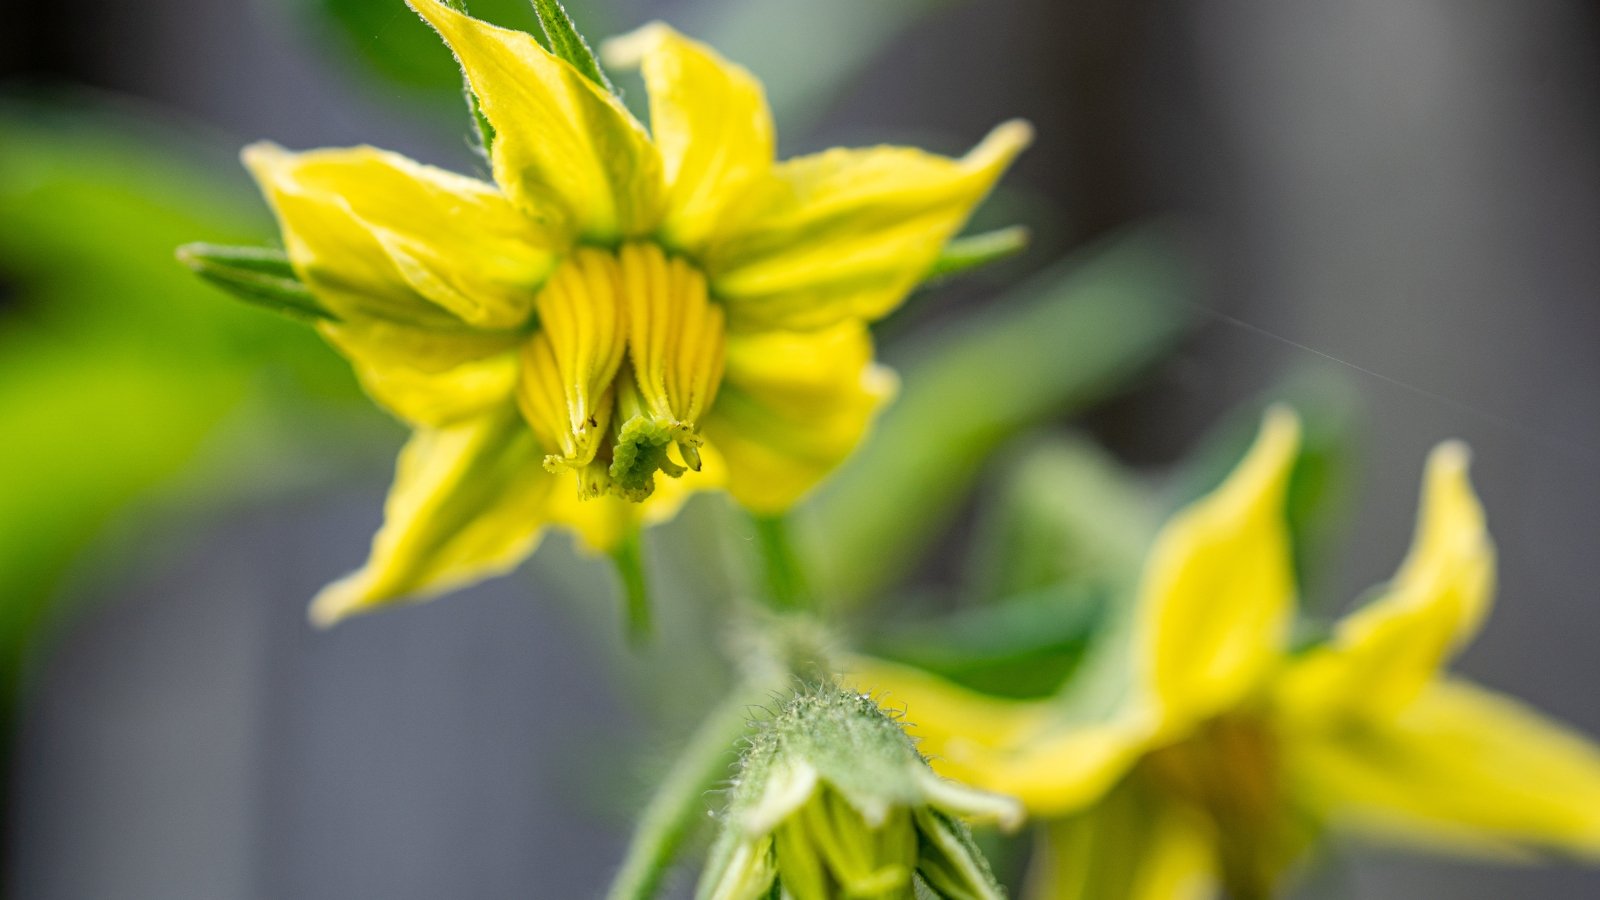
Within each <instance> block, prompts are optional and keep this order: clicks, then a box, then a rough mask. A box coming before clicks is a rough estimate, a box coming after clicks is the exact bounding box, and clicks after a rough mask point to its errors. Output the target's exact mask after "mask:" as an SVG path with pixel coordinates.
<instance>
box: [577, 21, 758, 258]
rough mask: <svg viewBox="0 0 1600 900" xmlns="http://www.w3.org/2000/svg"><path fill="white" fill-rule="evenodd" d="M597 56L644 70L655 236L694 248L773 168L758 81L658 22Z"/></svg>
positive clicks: (719, 230)
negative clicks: (663, 190) (654, 165)
mask: <svg viewBox="0 0 1600 900" xmlns="http://www.w3.org/2000/svg"><path fill="white" fill-rule="evenodd" d="M604 56H605V59H606V61H607V62H608V63H610V64H611V65H615V66H629V67H631V66H638V67H639V68H640V69H641V71H642V73H643V75H644V83H645V86H646V87H647V88H648V89H649V92H650V131H651V133H652V135H653V137H654V138H655V144H656V149H657V150H659V151H660V152H661V161H662V165H663V168H664V170H665V175H666V183H667V199H666V214H665V217H664V219H663V220H662V223H661V236H662V238H663V239H664V240H665V241H666V242H667V243H668V244H670V245H671V246H673V247H677V248H679V249H682V250H685V251H687V252H689V253H692V254H698V253H700V252H701V251H702V250H703V249H704V246H705V243H706V241H707V240H708V239H710V238H711V237H712V236H713V235H717V234H726V233H727V232H728V229H729V227H730V226H732V225H733V224H735V223H734V222H733V221H731V219H732V215H731V213H732V212H733V211H732V210H731V209H730V206H731V205H732V204H734V203H735V201H737V200H739V199H740V198H742V197H743V196H744V195H745V193H746V192H747V191H749V190H750V189H751V188H752V187H753V186H755V185H756V184H757V183H758V182H759V181H760V180H761V179H762V178H764V177H765V176H766V175H767V173H768V172H769V171H770V170H771V168H772V161H773V144H774V138H773V128H772V113H771V112H770V111H769V110H768V109H767V98H766V94H765V92H764V91H762V89H761V83H760V82H758V81H757V80H756V79H755V77H754V76H752V75H751V74H750V73H749V72H747V71H745V69H744V68H742V67H740V66H737V65H734V64H733V63H730V62H728V61H727V60H725V59H723V58H722V57H721V56H719V55H717V53H716V51H714V50H712V49H711V48H709V47H707V46H705V45H703V44H701V43H699V42H697V41H692V40H689V39H688V38H686V37H684V36H683V35H681V34H679V33H677V32H676V31H673V30H672V29H671V28H669V27H667V26H666V25H663V24H661V23H659V22H656V23H652V24H649V25H646V26H644V27H643V28H640V29H639V30H638V31H635V32H634V33H632V34H629V35H626V36H624V37H619V38H613V39H612V40H609V41H607V42H606V44H605V47H604Z"/></svg>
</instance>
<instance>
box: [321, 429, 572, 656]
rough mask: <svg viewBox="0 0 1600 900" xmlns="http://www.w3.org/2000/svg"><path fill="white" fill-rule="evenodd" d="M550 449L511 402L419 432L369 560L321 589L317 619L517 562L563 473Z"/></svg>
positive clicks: (422, 595)
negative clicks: (556, 471) (552, 467)
mask: <svg viewBox="0 0 1600 900" xmlns="http://www.w3.org/2000/svg"><path fill="white" fill-rule="evenodd" d="M542 455H543V454H542V453H541V451H540V448H539V446H538V445H537V443H536V442H535V441H534V438H533V433H532V432H530V431H529V430H528V427H527V426H526V425H525V424H523V421H522V418H521V417H520V416H518V415H517V413H516V411H515V409H512V408H511V407H509V406H507V407H505V408H504V409H502V410H499V411H497V412H495V413H491V414H487V415H483V416H480V417H478V418H476V419H471V420H469V421H466V422H462V423H459V424H456V425H452V426H450V427H448V428H440V429H429V430H421V431H418V432H417V433H416V434H414V435H413V436H412V438H411V440H410V441H409V442H408V443H407V444H406V446H405V449H404V450H402V451H401V453H400V461H399V463H398V465H397V467H396V471H395V480H394V486H393V487H391V488H390V490H389V499H388V502H387V503H386V504H385V507H384V521H383V527H382V528H381V529H379V531H378V534H377V536H376V537H375V538H373V541H372V554H371V556H370V557H369V558H368V559H367V563H366V565H365V566H363V567H362V568H361V569H359V570H358V571H356V572H354V573H352V574H350V575H348V576H346V577H345V578H343V579H341V580H339V581H337V582H335V583H333V584H331V585H329V586H328V587H326V588H324V589H323V590H322V592H321V593H319V594H318V595H317V597H316V599H315V600H313V601H312V604H311V619H312V621H313V622H315V623H317V624H318V625H331V624H333V623H334V622H337V621H338V620H340V619H343V618H345V617H346V616H349V615H351V614H353V613H357V612H364V611H367V610H370V609H373V608H376V607H380V606H385V605H389V604H392V603H397V602H402V601H419V600H424V599H427V598H429V597H432V596H434V595H437V594H440V593H443V592H445V591H448V590H451V589H452V588H455V587H459V586H461V585H463V584H466V583H468V582H472V581H478V580H481V579H483V578H488V577H490V576H494V575H499V574H502V573H504V572H508V571H510V570H511V569H513V568H515V567H516V565H517V564H518V563H520V562H521V561H522V560H523V559H524V558H526V557H527V555H528V554H529V553H532V552H533V548H534V546H535V545H536V544H537V543H538V539H539V534H540V532H541V531H542V530H543V527H544V525H545V524H546V521H547V516H546V514H545V507H546V498H547V496H548V495H549V494H550V491H551V488H552V486H553V485H554V483H555V479H554V478H553V477H552V476H551V475H550V474H548V473H547V472H545V470H544V467H543V466H542V465H541V464H540V460H541V457H542Z"/></svg>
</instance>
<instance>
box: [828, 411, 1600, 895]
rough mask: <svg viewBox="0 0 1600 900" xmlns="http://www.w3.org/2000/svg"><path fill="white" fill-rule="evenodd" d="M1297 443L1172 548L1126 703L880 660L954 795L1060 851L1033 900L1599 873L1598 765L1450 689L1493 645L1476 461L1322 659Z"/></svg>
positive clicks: (866, 679) (1227, 486)
mask: <svg viewBox="0 0 1600 900" xmlns="http://www.w3.org/2000/svg"><path fill="white" fill-rule="evenodd" d="M1298 441H1299V425H1298V422H1297V420H1296V418H1295V417H1294V415H1293V414H1292V413H1290V412H1289V411H1287V410H1283V409H1277V410H1274V411H1272V412H1271V413H1270V414H1269V415H1268V416H1267V419H1266V422H1265V424H1264V425H1263V427H1262V430H1261V434H1260V436H1259V438H1258V439H1257V441H1256V444H1255V446H1254V448H1253V449H1252V450H1251V451H1250V453H1249V455H1248V456H1247V457H1246V458H1245V459H1244V461H1243V462H1242V463H1240V465H1239V467H1238V468H1237V469H1236V470H1235V471H1234V472H1233V474H1232V475H1231V476H1230V477H1229V478H1228V480H1227V481H1226V482H1225V483H1224V484H1223V485H1222V486H1221V487H1219V488H1218V489H1217V490H1216V491H1215V492H1213V493H1212V494H1211V495H1210V496H1208V497H1205V498H1204V499H1202V500H1200V501H1198V502H1196V503H1195V504H1194V505H1192V506H1190V507H1189V508H1188V509H1186V510H1184V511H1182V512H1180V513H1179V514H1178V515H1176V516H1175V517H1173V519H1172V520H1171V521H1170V522H1168V523H1167V525H1166V526H1165V527H1164V528H1163V529H1162V531H1161V532H1160V534H1159V535H1158V536H1157V538H1156V540H1155V543H1154V546H1153V548H1152V549H1151V551H1150V554H1149V556H1148V559H1147V561H1146V564H1145V568H1144V572H1143V575H1142V577H1141V580H1140V585H1139V594H1138V597H1137V602H1136V606H1135V607H1134V609H1133V610H1132V613H1133V619H1132V627H1131V629H1130V630H1129V631H1128V632H1127V634H1128V635H1129V640H1127V641H1126V642H1124V643H1123V644H1122V645H1120V646H1119V647H1118V655H1115V656H1112V657H1107V660H1108V661H1109V662H1110V663H1111V664H1113V665H1117V666H1120V667H1122V669H1123V670H1124V671H1126V672H1127V673H1128V675H1129V677H1128V678H1127V679H1124V682H1125V683H1127V684H1129V685H1131V686H1130V687H1129V688H1128V689H1127V690H1126V692H1125V693H1124V694H1123V695H1122V696H1120V697H1115V698H1110V699H1109V700H1108V698H1105V697H1099V698H1096V697H1088V696H1074V695H1073V694H1072V693H1071V692H1070V686H1069V689H1068V692H1065V693H1063V694H1062V695H1060V696H1058V697H1054V698H1049V699H1044V700H1032V701H1019V700H1003V699H999V698H994V697H988V696H984V695H982V694H978V693H975V692H972V691H968V690H966V689H964V688H961V687H959V686H956V685H954V684H951V683H948V682H945V681H943V680H941V679H939V678H936V677H934V676H932V675H929V674H927V673H924V672H920V671H917V670H913V669H910V668H906V667H902V666H897V665H892V664H888V663H881V662H872V661H864V662H862V663H861V664H860V666H859V667H858V671H857V672H856V673H855V675H854V680H855V683H856V684H858V685H859V686H861V687H863V688H870V689H871V690H874V691H880V692H883V693H885V694H887V695H888V699H889V700H890V701H891V702H894V703H898V704H903V705H904V706H905V707H906V709H907V720H908V721H909V722H913V723H915V725H916V727H915V728H913V729H912V733H913V734H914V735H917V736H919V737H920V738H921V740H922V744H921V749H922V751H923V752H924V753H926V754H927V755H929V756H930V757H931V758H932V759H933V760H934V765H935V768H936V769H938V770H939V771H940V772H941V774H944V775H946V776H947V777H951V778H955V779H958V780H961V781H964V782H967V783H969V784H972V785H974V786H975V787H979V788H986V789H988V790H992V791H998V792H1001V793H1007V794H1012V795H1014V796H1016V797H1018V798H1019V799H1021V800H1022V801H1023V802H1024V803H1025V804H1026V805H1027V807H1028V808H1029V810H1030V811H1031V812H1032V813H1034V814H1035V815H1036V816H1038V817H1042V818H1045V819H1049V820H1051V821H1050V822H1049V823H1048V824H1047V826H1046V827H1045V830H1044V835H1045V840H1044V842H1043V844H1042V845H1041V847H1042V851H1043V852H1042V853H1041V864H1040V865H1039V866H1037V867H1036V869H1035V871H1034V873H1033V878H1032V879H1031V881H1030V891H1031V894H1032V896H1034V897H1038V898H1078V897H1083V898H1088V897H1093V898H1101V900H1105V898H1115V897H1128V898H1147V900H1155V898H1177V897H1206V896H1211V894H1212V893H1213V891H1214V889H1215V888H1216V886H1217V885H1219V884H1220V885H1222V886H1224V887H1226V889H1227V890H1228V892H1229V893H1230V895H1232V896H1235V897H1243V898H1251V897H1260V896H1266V895H1269V894H1270V893H1271V891H1272V888H1273V885H1274V884H1275V883H1276V882H1277V881H1278V880H1279V877H1280V876H1281V875H1282V873H1283V872H1284V870H1285V869H1286V868H1287V867H1288V866H1289V865H1290V864H1291V863H1292V862H1293V861H1294V859H1295V858H1296V856H1297V855H1298V854H1299V853H1300V851H1302V850H1304V849H1305V847H1306V845H1307V844H1308V842H1309V840H1310V839H1311V838H1312V837H1314V836H1315V834H1316V832H1317V831H1318V830H1320V829H1324V828H1327V829H1333V830H1336V831H1337V830H1354V831H1358V832H1361V833H1364V834H1367V835H1369V836H1370V835H1376V836H1379V837H1385V838H1391V839H1400V840H1409V841H1411V842H1413V843H1420V844H1425V845H1429V846H1434V847H1443V848H1450V849H1457V850H1466V851H1475V852H1489V853H1492V854H1498V855H1505V854H1522V855H1525V854H1527V853H1528V852H1529V851H1531V850H1534V849H1538V848H1545V849H1553V850H1558V851H1564V852H1568V853H1573V854H1580V855H1584V856H1595V855H1597V854H1600V748H1597V747H1596V746H1595V745H1594V744H1592V743H1591V742H1589V741H1588V740H1586V739H1585V738H1583V737H1581V736H1579V735H1577V734H1575V733H1573V732H1572V731H1570V730H1568V729H1566V728H1565V727H1563V726H1561V725H1560V724H1558V723H1555V722H1553V721H1551V720H1549V719H1547V718H1545V717H1543V716H1542V715H1540V714H1538V713H1536V712H1534V711H1533V710H1531V709H1529V708H1527V707H1525V706H1523V705H1521V704H1520V703H1518V702H1516V701H1515V700H1512V699H1510V698H1507V697H1504V696H1501V695H1498V694H1495V693H1492V692H1490V691H1487V690H1485V689H1484V688H1481V687H1477V686H1474V685H1472V684H1469V683H1467V682H1465V681H1463V680H1461V679H1459V678H1457V677H1455V676H1452V675H1449V674H1446V673H1445V672H1444V671H1443V669H1444V668H1445V666H1446V665H1447V664H1448V663H1449V661H1450V659H1451V657H1452V656H1453V655H1454V653H1455V652H1456V651H1457V650H1458V649H1460V648H1461V647H1462V645H1464V644H1465V643H1466V642H1467V641H1468V640H1470V639H1471V637H1472V636H1473V635H1474V634H1475V633H1476V631H1477V629H1478V627H1479V626H1480V624H1481V623H1482V621H1483V619H1484V616H1485V614H1486V613H1487V612H1488V609H1489V604H1490V599H1491V595H1492V592H1493V587H1494V571H1495V562H1494V558H1495V557H1494V547H1493V544H1492V543H1491V541H1490V538H1489V535H1488V532H1487V531H1486V529H1485V525H1484V515H1483V510H1482V508H1481V506H1480V505H1479V502H1478V499H1477V497H1476V495H1475V494H1474V493H1473V490H1472V487H1471V484H1470V483H1469V481H1468V477H1467V452H1466V449H1465V448H1464V447H1463V446H1461V445H1460V444H1456V443H1447V444H1443V445H1441V446H1440V447H1438V448H1437V449H1436V450H1435V451H1434V452H1433V454H1432V456H1431V457H1430V458H1429V461H1428V466H1427V473H1426V476H1425V479H1424V486H1423V491H1422V503H1421V513H1420V515H1419V520H1418V524H1417V530H1416V536H1415V539H1414V542H1413V544H1412V548H1411V551H1410V554H1409V555H1408V556H1407V558H1406V560H1405V562H1404V564H1403V565H1402V566H1401V568H1400V571H1399V572H1398V574H1397V575H1396V576H1395V577H1394V579H1393V580H1392V581H1390V582H1388V583H1387V584H1386V585H1384V586H1382V587H1381V588H1380V589H1378V590H1377V592H1376V593H1375V594H1374V596H1373V598H1372V599H1371V600H1370V601H1369V602H1367V603H1366V604H1364V605H1363V606H1361V607H1360V608H1359V609H1357V610H1356V611H1355V612H1353V613H1351V614H1349V615H1348V616H1346V617H1345V618H1344V619H1343V621H1341V622H1340V623H1338V625H1337V627H1336V628H1335V630H1334V631H1333V633H1332V635H1331V636H1330V637H1329V638H1328V639H1327V640H1326V641H1324V642H1321V643H1319V644H1315V645H1313V646H1311V647H1310V648H1307V649H1301V650H1296V649H1294V648H1292V647H1291V645H1290V640H1289V637H1290V635H1289V628H1290V625H1291V620H1292V618H1293V613H1294V603H1295V589H1294V581H1293V578H1292V571H1291V562H1290V556H1289V549H1290V547H1289V535H1288V530H1287V526H1286V524H1285V518H1284V497H1285V491H1286V489H1287V485H1288V480H1289V475H1290V470H1291V467H1292V465H1293V463H1294V460H1295V458H1296V454H1297V451H1298Z"/></svg>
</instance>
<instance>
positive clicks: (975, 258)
mask: <svg viewBox="0 0 1600 900" xmlns="http://www.w3.org/2000/svg"><path fill="white" fill-rule="evenodd" d="M1026 249H1028V229H1027V228H1025V227H1023V226H1021V225H1013V226H1011V227H1010V228H1000V229H997V230H995V231H985V232H983V233H982V234H973V235H968V236H966V237H959V238H956V239H955V240H953V241H951V242H950V243H948V244H946V245H945V248H944V250H943V251H941V252H940V253H939V258H938V259H935V260H934V261H933V265H932V266H931V267H930V268H929V269H928V274H927V276H926V277H925V278H924V279H923V285H924V286H925V287H926V286H929V285H930V284H937V283H939V282H942V281H944V280H946V279H948V278H951V277H952V276H955V275H959V274H961V273H963V272H967V271H970V270H972V269H977V268H981V267H983V266H987V265H992V264H994V263H997V262H1000V261H1001V260H1006V259H1010V258H1011V257H1013V256H1016V255H1017V254H1019V253H1021V252H1022V251H1024V250H1026Z"/></svg>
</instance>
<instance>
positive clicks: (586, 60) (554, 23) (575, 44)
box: [533, 0, 617, 94]
mask: <svg viewBox="0 0 1600 900" xmlns="http://www.w3.org/2000/svg"><path fill="white" fill-rule="evenodd" d="M533 11H534V12H535V13H536V14H537V15H538V16H539V27H540V28H542V29H544V36H545V40H547V41H549V43H550V52H551V53H554V54H555V55H556V56H559V57H561V58H562V59H564V60H566V61H567V62H569V63H572V66H573V68H575V69H577V70H578V71H579V72H582V73H583V76H584V77H585V78H587V79H589V80H590V81H592V82H594V83H595V84H598V85H599V86H601V87H603V88H605V89H606V90H607V91H608V92H610V93H613V94H615V93H616V92H617V89H616V88H615V87H612V85H611V79H609V78H607V77H606V73H605V71H604V70H603V69H601V68H600V61H599V60H598V59H596V58H595V55H594V51H593V50H590V49H589V42H588V41H586V40H584V39H583V35H582V34H580V33H579V32H578V29H577V27H576V26H574V25H573V24H572V17H570V16H568V15H567V11H566V10H565V9H563V8H562V6H561V2H560V0H533Z"/></svg>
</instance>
